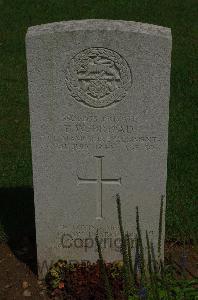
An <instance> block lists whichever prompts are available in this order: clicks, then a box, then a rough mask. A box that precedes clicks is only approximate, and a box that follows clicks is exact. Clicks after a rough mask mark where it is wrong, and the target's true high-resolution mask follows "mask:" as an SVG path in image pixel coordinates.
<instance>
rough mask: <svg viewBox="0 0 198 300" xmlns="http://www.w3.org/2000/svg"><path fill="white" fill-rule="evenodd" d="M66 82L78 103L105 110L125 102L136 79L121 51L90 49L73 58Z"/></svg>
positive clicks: (67, 70) (68, 67) (68, 68)
mask: <svg viewBox="0 0 198 300" xmlns="http://www.w3.org/2000/svg"><path fill="white" fill-rule="evenodd" d="M66 82H67V87H68V89H69V91H70V94H71V96H72V97H73V98H74V99H75V100H77V101H79V102H82V103H84V104H86V105H88V106H90V107H95V108H103V107H106V106H109V105H111V104H113V103H115V102H119V101H121V100H123V99H124V97H125V95H126V93H127V90H128V89H129V88H130V86H131V83H132V78H131V71H130V68H129V65H128V63H127V62H126V60H125V59H124V58H123V57H122V56H121V55H119V54H118V53H117V52H115V51H113V50H109V49H106V48H88V49H85V50H83V51H81V52H80V53H78V54H76V55H75V56H74V57H73V58H72V59H71V61H70V63H69V65H68V66H67V69H66Z"/></svg>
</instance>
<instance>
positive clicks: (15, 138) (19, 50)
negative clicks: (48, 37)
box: [0, 0, 198, 239]
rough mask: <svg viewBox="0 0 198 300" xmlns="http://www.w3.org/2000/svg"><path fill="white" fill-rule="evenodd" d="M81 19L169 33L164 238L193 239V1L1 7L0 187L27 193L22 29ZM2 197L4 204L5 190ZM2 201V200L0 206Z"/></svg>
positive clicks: (196, 229) (37, 2) (196, 155)
mask: <svg viewBox="0 0 198 300" xmlns="http://www.w3.org/2000/svg"><path fill="white" fill-rule="evenodd" d="M86 18H87V19H90V18H104V19H123V20H133V21H139V22H146V23H151V24H156V25H161V26H166V27H170V28H171V29H172V36H173V51H172V71H171V99H170V123H169V155H168V182H167V215H166V234H167V239H171V238H177V239H183V238H193V237H196V236H197V234H198V217H197V216H198V203H197V191H198V189H197V187H198V176H197V165H198V164H197V162H198V152H197V140H198V134H197V131H196V124H197V123H196V116H197V115H198V114H197V103H196V100H197V86H196V81H197V78H196V71H197V69H198V61H197V48H198V47H197V45H198V43H197V40H196V38H197V33H198V23H197V19H198V15H197V3H196V1H195V0H150V1H149V0H100V1H96V0H84V1H83V0H65V1H63V0H56V1H55V0H48V1H46V0H42V1H41V0H34V1H32V0H28V1H24V0H0V187H2V188H7V189H8V190H9V189H11V188H13V187H31V186H32V166H31V146H30V130H29V112H28V93H27V76H26V58H25V34H26V31H27V28H28V27H29V26H33V25H37V24H43V23H50V22H55V21H61V20H71V19H86ZM21 190H23V189H21ZM3 194H4V197H5V190H4V192H3ZM12 194H13V193H12ZM21 197H23V193H22V194H21ZM5 201H6V200H5V198H4V204H5ZM12 201H14V199H12ZM18 201H19V205H20V200H19V199H18ZM27 201H28V199H27ZM22 202H23V201H22ZM23 203H24V202H23ZM4 208H5V207H4ZM0 210H1V214H0V217H1V218H2V219H4V220H5V219H6V217H5V213H4V210H3V207H2V205H1V204H0ZM13 217H14V216H13ZM9 220H10V218H9ZM9 222H11V221H9Z"/></svg>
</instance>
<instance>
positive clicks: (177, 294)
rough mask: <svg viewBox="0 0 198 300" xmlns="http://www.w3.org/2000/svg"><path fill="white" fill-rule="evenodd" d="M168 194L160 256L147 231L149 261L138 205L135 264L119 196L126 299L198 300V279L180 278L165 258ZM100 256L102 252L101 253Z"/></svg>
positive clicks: (162, 206) (159, 243)
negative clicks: (163, 259) (164, 234)
mask: <svg viewBox="0 0 198 300" xmlns="http://www.w3.org/2000/svg"><path fill="white" fill-rule="evenodd" d="M163 199H164V197H163V196H162V197H161V205H160V214H159V228H158V247H157V250H158V255H157V257H156V255H155V251H154V246H153V243H152V241H150V240H149V235H148V232H147V231H146V245H147V261H146V259H145V257H144V255H145V250H144V247H143V238H142V232H141V228H140V218H139V210H138V207H136V229H137V234H136V249H135V253H136V254H135V263H134V267H133V264H132V255H131V245H130V240H129V237H128V235H125V233H124V229H123V225H122V215H121V203H120V196H119V195H117V196H116V200H117V211H118V220H119V226H120V234H121V252H122V255H123V270H124V272H122V275H123V284H124V289H123V295H124V299H128V300H134V299H145V300H171V299H177V300H196V299H198V279H194V280H191V281H189V280H186V279H185V278H183V279H176V276H175V275H176V274H174V268H173V266H169V265H165V264H164V262H163V261H162V259H161V242H162V227H163V223H162V222H163V209H164V201H163ZM100 259H102V253H101V252H100ZM103 276H104V275H103Z"/></svg>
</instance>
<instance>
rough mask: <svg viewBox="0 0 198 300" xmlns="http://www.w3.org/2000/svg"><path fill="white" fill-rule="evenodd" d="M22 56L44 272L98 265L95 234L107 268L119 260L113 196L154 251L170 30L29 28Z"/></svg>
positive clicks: (72, 24) (129, 225)
mask: <svg viewBox="0 0 198 300" xmlns="http://www.w3.org/2000/svg"><path fill="white" fill-rule="evenodd" d="M26 46H27V65H28V83H29V99H30V116H31V136H32V159H33V176H34V193H35V211H36V231H37V247H38V262H39V267H40V268H41V269H42V267H43V266H44V265H48V266H49V264H50V263H51V262H53V261H56V260H57V259H59V258H67V259H69V260H91V261H94V260H96V259H97V258H98V254H97V251H96V246H95V241H94V237H95V233H96V230H97V228H98V229H99V234H100V237H101V238H103V246H104V250H103V254H104V258H105V259H106V260H109V261H110V260H114V259H119V258H120V252H119V240H118V238H119V236H120V234H119V227H118V220H117V211H116V203H115V195H116V193H119V194H120V196H121V202H122V213H123V220H124V226H125V229H126V230H128V231H129V233H130V234H131V238H132V239H133V238H134V236H135V232H136V225H135V207H136V206H138V207H139V211H140V219H141V226H142V233H143V235H144V234H145V230H146V229H147V230H148V231H149V234H150V238H152V239H153V242H154V246H155V247H156V242H157V232H158V221H159V209H160V197H161V195H165V194H166V171H167V169H166V166H167V149H168V115H169V112H168V106H169V90H170V86H169V85H170V62H171V33H170V29H168V28H163V27H159V26H154V25H148V24H141V23H135V22H126V21H107V20H82V21H69V22H60V23H53V24H47V25H41V26H35V27H31V28H29V30H28V33H27V36H26ZM163 237H164V220H163ZM162 247H163V241H162ZM45 263H46V264H45ZM41 269H40V274H44V273H45V269H43V270H41Z"/></svg>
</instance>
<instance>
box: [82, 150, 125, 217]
mask: <svg viewBox="0 0 198 300" xmlns="http://www.w3.org/2000/svg"><path fill="white" fill-rule="evenodd" d="M103 157H104V156H95V158H96V159H97V178H93V179H92V178H90V179H85V178H81V177H79V176H78V184H91V183H96V184H97V217H96V219H102V187H103V184H119V185H120V184H121V177H120V178H115V179H105V178H103V175H102V159H103Z"/></svg>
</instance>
